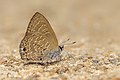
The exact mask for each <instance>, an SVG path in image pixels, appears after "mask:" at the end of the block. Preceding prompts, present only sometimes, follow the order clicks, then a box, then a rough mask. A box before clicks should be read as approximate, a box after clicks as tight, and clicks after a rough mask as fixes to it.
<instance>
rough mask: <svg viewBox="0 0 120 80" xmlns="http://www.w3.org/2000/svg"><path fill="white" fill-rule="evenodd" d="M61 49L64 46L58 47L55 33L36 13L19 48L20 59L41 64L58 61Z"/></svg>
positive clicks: (41, 16) (45, 20)
mask: <svg viewBox="0 0 120 80" xmlns="http://www.w3.org/2000/svg"><path fill="white" fill-rule="evenodd" d="M63 48H64V45H58V40H57V38H56V35H55V32H54V31H53V29H52V27H51V25H50V23H49V22H48V20H47V19H46V18H45V17H44V16H43V15H42V14H41V13H39V12H36V13H35V14H34V15H33V17H32V18H31V20H30V22H29V25H28V28H27V31H26V33H25V36H24V38H23V39H22V40H21V43H20V46H19V53H20V56H21V59H22V60H24V61H27V62H37V63H42V64H47V63H52V62H56V61H60V60H61V55H60V54H61V52H62V50H63Z"/></svg>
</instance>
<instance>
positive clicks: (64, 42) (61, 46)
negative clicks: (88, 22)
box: [59, 39, 76, 51]
mask: <svg viewBox="0 0 120 80" xmlns="http://www.w3.org/2000/svg"><path fill="white" fill-rule="evenodd" d="M69 40H70V39H67V40H66V41H63V42H62V43H61V45H60V46H59V48H60V50H61V51H62V50H63V49H64V45H69V44H75V43H76V42H70V43H67V42H68V41H69Z"/></svg>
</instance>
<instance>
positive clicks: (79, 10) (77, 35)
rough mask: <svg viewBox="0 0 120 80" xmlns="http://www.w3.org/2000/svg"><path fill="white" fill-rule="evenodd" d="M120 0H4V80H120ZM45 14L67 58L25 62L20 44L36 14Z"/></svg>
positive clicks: (0, 72) (0, 1) (0, 48)
mask: <svg viewBox="0 0 120 80" xmlns="http://www.w3.org/2000/svg"><path fill="white" fill-rule="evenodd" d="M119 4H120V1H119V0H100V1H98V0H71V1H70V0H60V1H56V0H53V1H50V0H31V1H30V0H0V80H120V75H119V74H120V37H119V34H120V27H119V26H120V22H119V21H120V6H119ZM36 11H38V12H40V13H42V14H43V15H44V16H45V17H46V18H47V19H48V20H49V22H50V24H51V26H52V28H53V29H54V31H55V33H56V36H57V38H58V41H59V43H61V42H62V41H64V40H66V39H68V38H70V39H71V41H76V42H77V43H76V44H75V45H70V46H65V49H64V51H63V52H62V56H63V60H62V61H60V62H57V63H55V64H51V65H48V66H43V65H39V64H29V65H24V63H23V62H22V60H21V58H20V54H19V51H18V50H19V44H20V41H21V39H22V38H23V37H24V34H25V32H26V28H27V25H28V23H29V21H30V18H31V17H32V15H33V14H34V13H35V12H36Z"/></svg>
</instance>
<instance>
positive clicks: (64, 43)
mask: <svg viewBox="0 0 120 80" xmlns="http://www.w3.org/2000/svg"><path fill="white" fill-rule="evenodd" d="M69 40H70V38H68V39H67V40H66V41H63V42H62V43H61V45H70V44H75V43H76V42H75V41H74V42H69V43H67V42H68V41H69Z"/></svg>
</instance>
